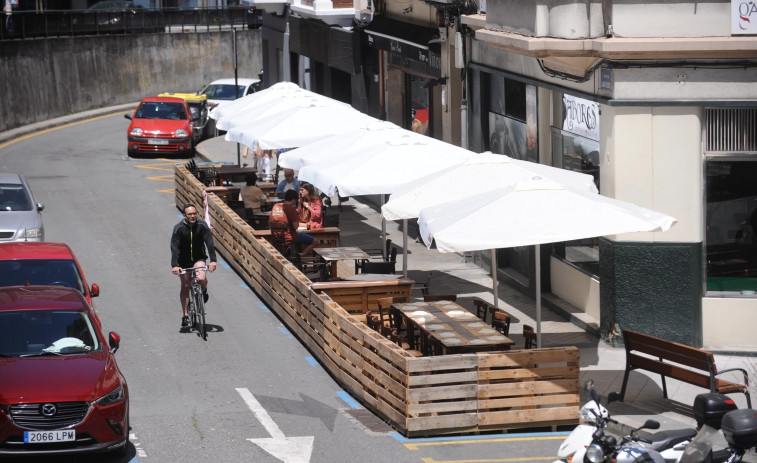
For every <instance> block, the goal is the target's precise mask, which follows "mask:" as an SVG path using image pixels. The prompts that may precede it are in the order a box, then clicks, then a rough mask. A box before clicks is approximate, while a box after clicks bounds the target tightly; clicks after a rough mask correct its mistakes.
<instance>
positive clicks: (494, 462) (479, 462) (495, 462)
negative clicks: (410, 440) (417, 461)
mask: <svg viewBox="0 0 757 463" xmlns="http://www.w3.org/2000/svg"><path fill="white" fill-rule="evenodd" d="M555 459H557V457H556V456H553V457H522V458H479V459H475V460H434V459H433V458H422V459H421V461H423V463H504V462H515V461H550V460H555Z"/></svg>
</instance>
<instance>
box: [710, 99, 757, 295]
mask: <svg viewBox="0 0 757 463" xmlns="http://www.w3.org/2000/svg"><path fill="white" fill-rule="evenodd" d="M703 132H704V133H703V136H704V149H705V158H706V162H705V191H706V210H705V267H706V276H707V283H706V284H707V291H708V292H710V293H723V294H754V292H755V291H757V181H755V179H757V108H705V128H704V131H703Z"/></svg>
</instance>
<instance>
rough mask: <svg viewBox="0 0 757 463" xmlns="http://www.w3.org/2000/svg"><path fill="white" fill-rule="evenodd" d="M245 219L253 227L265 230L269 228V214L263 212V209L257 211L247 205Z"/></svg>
mask: <svg viewBox="0 0 757 463" xmlns="http://www.w3.org/2000/svg"><path fill="white" fill-rule="evenodd" d="M244 214H245V221H246V222H247V223H248V224H250V226H251V227H252V228H255V229H257V230H265V229H266V228H268V219H269V218H270V216H269V215H268V214H263V213H262V211H257V212H256V211H255V209H254V208H251V207H246V208H245V209H244Z"/></svg>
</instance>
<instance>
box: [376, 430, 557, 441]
mask: <svg viewBox="0 0 757 463" xmlns="http://www.w3.org/2000/svg"><path fill="white" fill-rule="evenodd" d="M568 434H570V432H569V431H556V432H526V433H507V434H475V435H467V436H449V437H426V438H422V437H421V438H413V439H408V438H407V437H405V436H403V435H402V434H400V433H398V432H397V431H392V432H390V433H389V435H390V436H392V437H393V438H394V439H395V440H396V441H398V442H402V443H403V444H417V443H420V442H454V441H459V440H486V439H501V438H514V439H518V438H524V437H548V436H550V437H551V436H567V435H568Z"/></svg>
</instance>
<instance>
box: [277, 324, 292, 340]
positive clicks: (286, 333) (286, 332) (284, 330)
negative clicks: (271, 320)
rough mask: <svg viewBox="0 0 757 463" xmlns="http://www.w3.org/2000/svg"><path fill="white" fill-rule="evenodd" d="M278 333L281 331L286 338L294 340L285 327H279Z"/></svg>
mask: <svg viewBox="0 0 757 463" xmlns="http://www.w3.org/2000/svg"><path fill="white" fill-rule="evenodd" d="M279 331H281V332H282V333H283V334H284V336H286V337H287V338H291V339H294V336H292V333H290V332H289V330H288V329H287V327H286V326H280V327H279Z"/></svg>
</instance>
